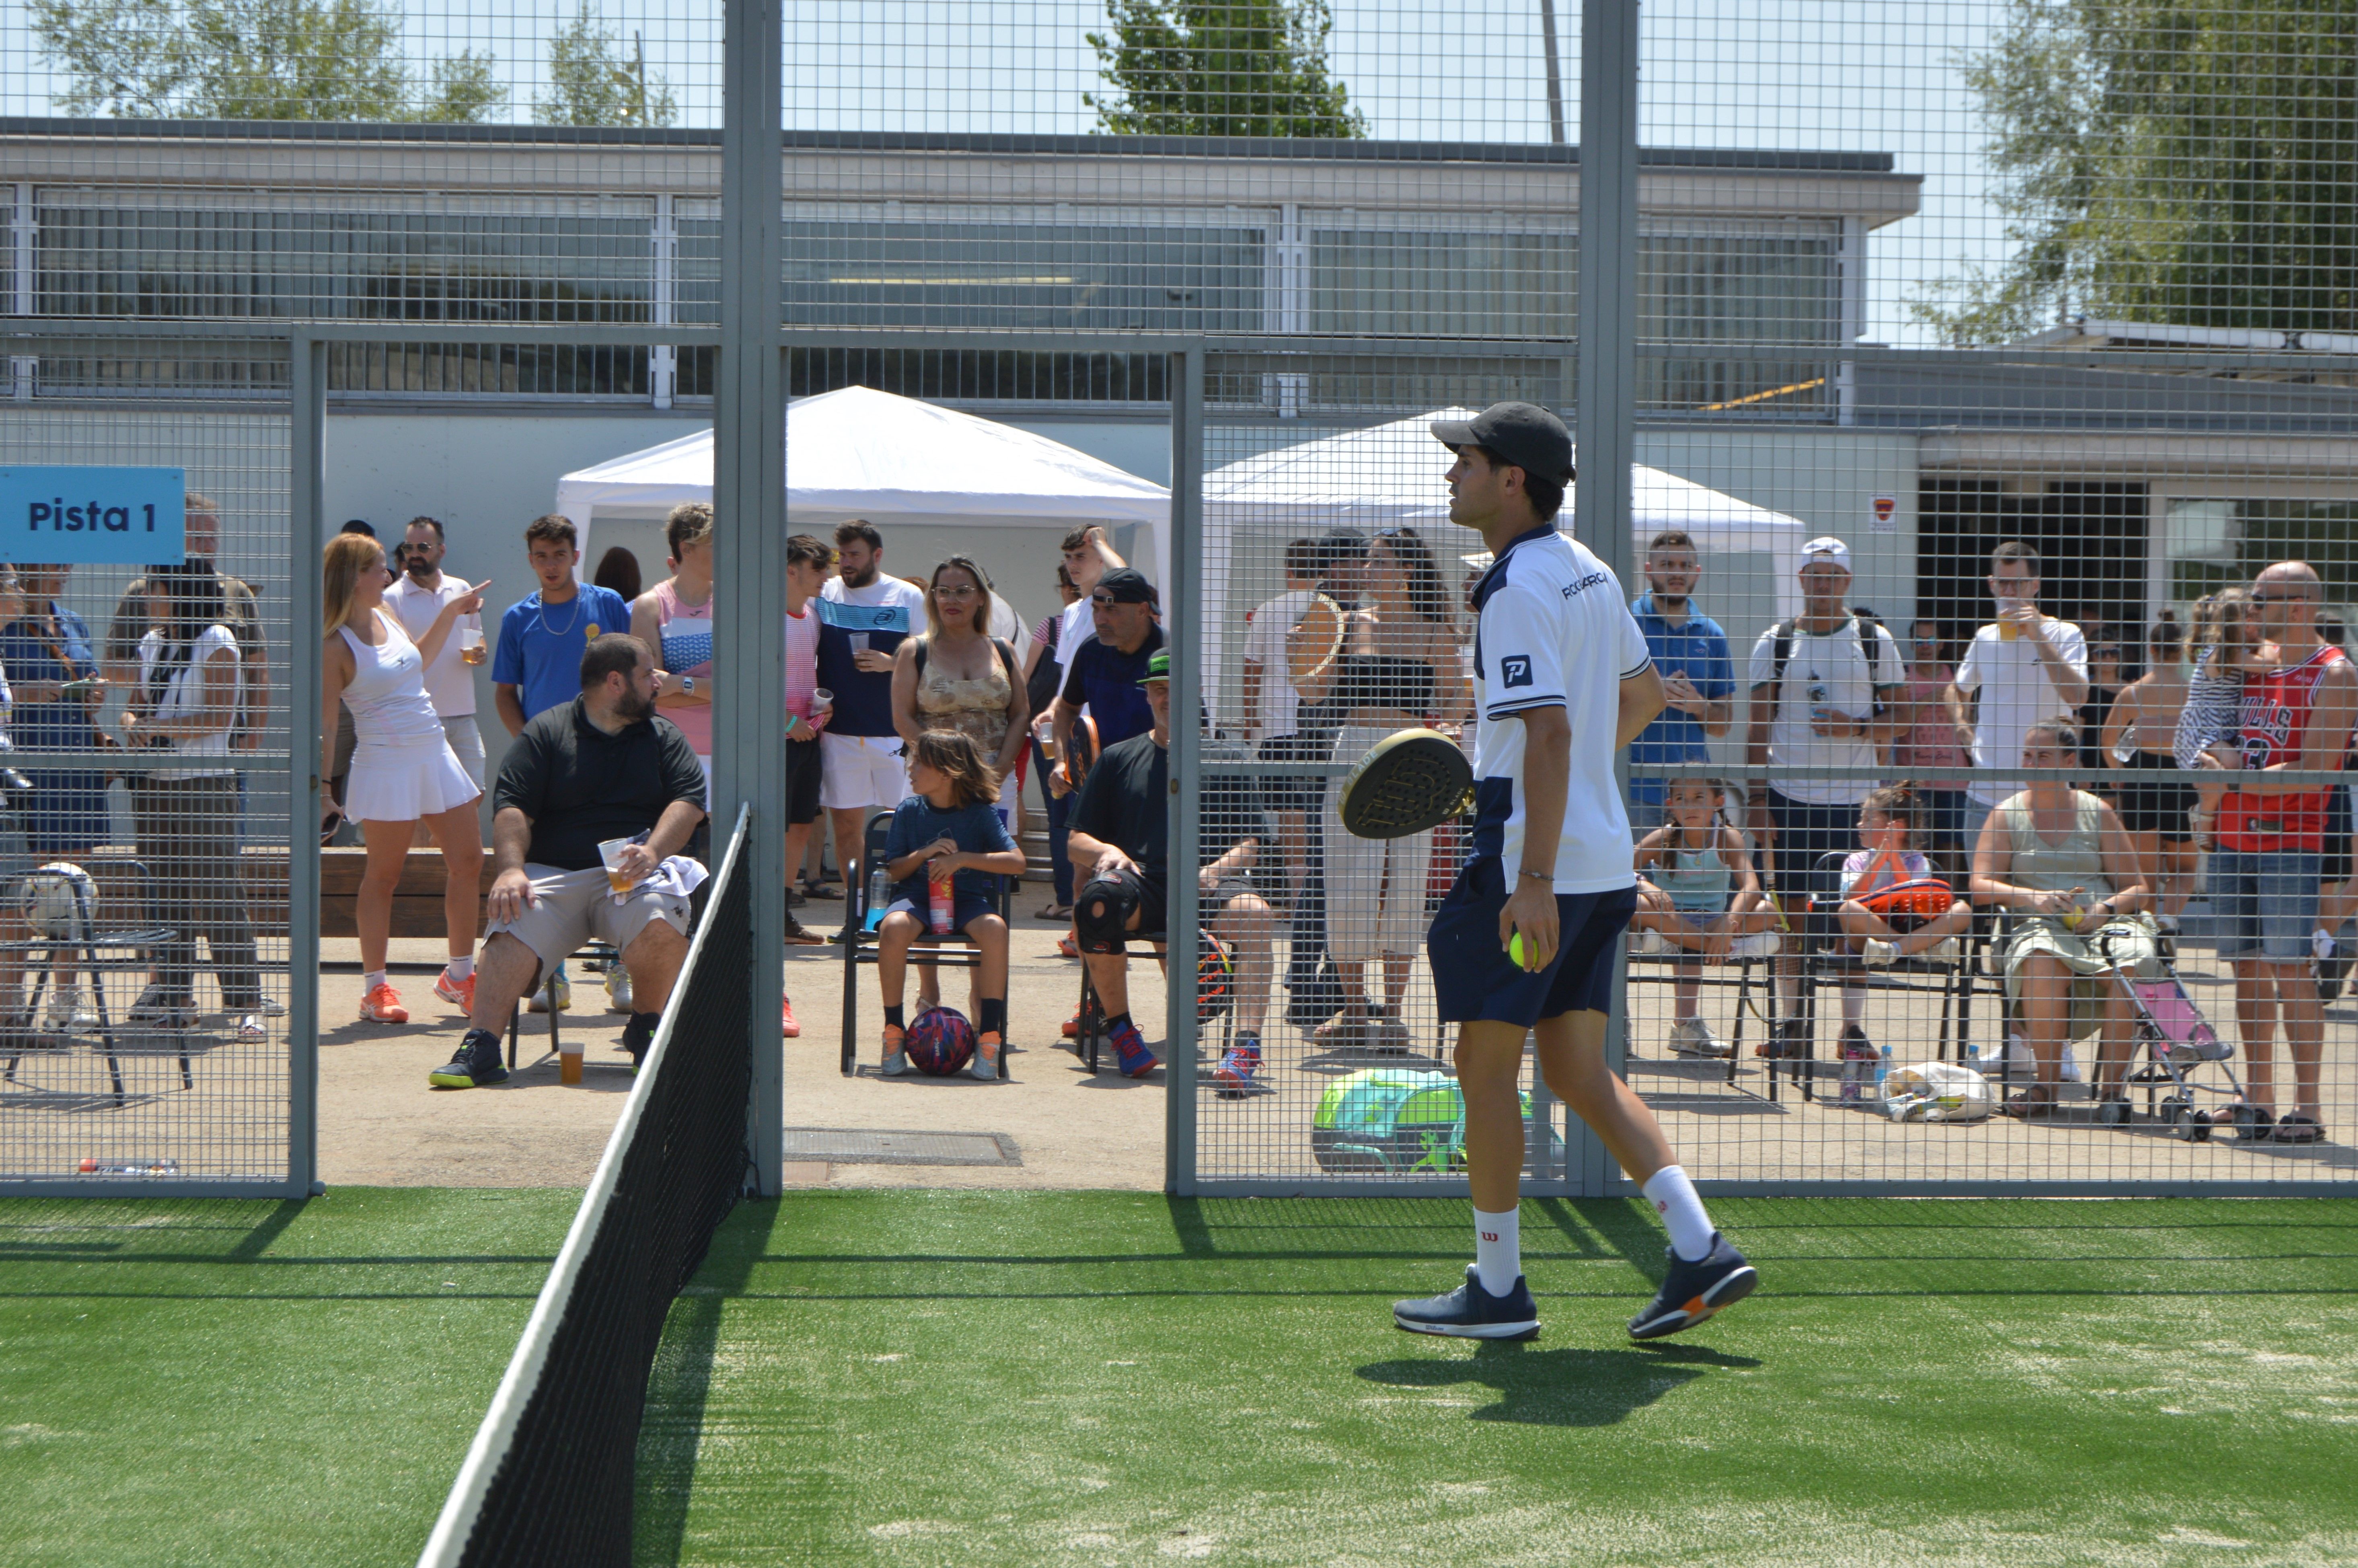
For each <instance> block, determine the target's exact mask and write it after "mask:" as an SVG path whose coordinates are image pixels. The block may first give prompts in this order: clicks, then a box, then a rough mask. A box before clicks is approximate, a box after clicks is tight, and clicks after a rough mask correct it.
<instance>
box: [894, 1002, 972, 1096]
mask: <svg viewBox="0 0 2358 1568" xmlns="http://www.w3.org/2000/svg"><path fill="white" fill-rule="evenodd" d="M901 1049H902V1050H903V1051H905V1052H907V1053H908V1054H909V1065H911V1066H913V1067H914V1068H916V1069H917V1071H919V1072H921V1073H923V1074H925V1076H928V1077H935V1078H946V1077H948V1076H950V1075H951V1074H952V1073H955V1072H957V1071H958V1070H960V1069H961V1068H963V1067H964V1066H965V1065H967V1064H968V1062H970V1061H972V1060H974V1025H973V1024H971V1023H968V1022H967V1019H966V1014H964V1013H962V1012H960V1011H958V1010H957V1009H956V1008H954V1007H934V1008H927V1009H926V1010H925V1011H923V1012H921V1013H919V1014H917V1016H916V1018H915V1020H914V1022H911V1023H910V1025H909V1027H908V1031H907V1033H904V1034H903V1036H902V1040H901Z"/></svg>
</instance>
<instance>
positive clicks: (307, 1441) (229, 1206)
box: [0, 1188, 580, 1568]
mask: <svg viewBox="0 0 2358 1568" xmlns="http://www.w3.org/2000/svg"><path fill="white" fill-rule="evenodd" d="M579 1203H580V1194H579V1192H573V1191H566V1190H562V1189H547V1190H535V1191H525V1192H490V1191H471V1190H430V1189H415V1188H410V1189H398V1190H388V1189H376V1190H371V1189H365V1188H339V1189H337V1190H336V1191H334V1192H332V1193H330V1195H327V1196H325V1197H319V1198H313V1199H312V1200H310V1201H309V1202H308V1203H296V1202H293V1201H291V1200H290V1201H287V1202H268V1201H262V1202H245V1201H231V1200H222V1199H184V1200H160V1201H158V1200H142V1199H138V1198H132V1197H125V1198H123V1199H121V1200H105V1199H99V1200H72V1199H55V1200H43V1199H29V1198H18V1199H7V1200H0V1498H5V1499H6V1502H5V1507H0V1563H10V1564H40V1563H73V1564H77V1565H79V1564H96V1563H124V1564H139V1565H142V1568H146V1565H151V1564H164V1563H174V1564H178V1563H224V1564H229V1563H234V1564H249V1563H289V1564H296V1563H300V1564H313V1565H317V1564H330V1565H333V1568H359V1565H361V1564H366V1563H409V1562H415V1561H416V1556H417V1552H418V1550H419V1548H421V1547H422V1546H424V1545H425V1543H426V1535H427V1531H428V1530H431V1529H432V1528H433V1524H434V1517H435V1515H436V1513H437V1512H438V1511H439V1509H440V1508H441V1506H442V1498H443V1496H444V1494H445V1493H447V1492H448V1491H449V1487H450V1480H451V1477H452V1476H455V1475H456V1474H457V1473H458V1468H459V1461H460V1459H461V1458H462V1457H464V1455H465V1454H466V1451H467V1444H468V1443H469V1441H470V1440H471V1438H472V1437H473V1436H474V1433H475V1428H476V1425H477V1424H478V1423H479V1422H481V1420H482V1415H483V1411H484V1409H485V1407H486V1406H488V1405H489V1404H490V1402H491V1398H492V1390H494V1389H495V1388H497V1387H498V1385H499V1379H500V1373H501V1372H502V1371H503V1369H504V1368H505V1367H506V1365H507V1359H508V1356H509V1354H510V1353H511V1352H512V1351H513V1350H514V1347H515V1341H516V1337H517V1336H518V1335H520V1334H522V1333H523V1332H524V1325H525V1319H526V1318H527V1317H529V1316H530V1315H531V1313H532V1303H533V1299H534V1297H535V1296H536V1295H537V1294H538V1293H539V1292H540V1286H541V1283H542V1281H544V1280H546V1278H547V1275H548V1270H549V1266H550V1264H551V1263H552V1262H553V1261H554V1260H555V1258H556V1255H557V1247H558V1246H559V1245H560V1244H561V1243H562V1242H563V1240H564V1239H565V1230H566V1227H567V1225H568V1223H570V1221H571V1219H572V1217H573V1211H574V1210H575V1208H577V1207H578V1206H579Z"/></svg>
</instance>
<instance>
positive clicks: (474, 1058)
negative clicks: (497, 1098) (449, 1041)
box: [426, 1029, 508, 1089]
mask: <svg viewBox="0 0 2358 1568" xmlns="http://www.w3.org/2000/svg"><path fill="white" fill-rule="evenodd" d="M426 1081H427V1083H429V1084H431V1085H433V1086H434V1087H436V1088H438V1089H480V1088H486V1087H490V1086H491V1085H492V1084H503V1083H506V1082H507V1081H508V1070H507V1068H506V1067H504V1066H503V1065H501V1063H500V1037H499V1036H498V1035H496V1034H494V1033H492V1032H491V1031H490V1030H488V1029H470V1030H469V1031H467V1034H466V1038H464V1039H462V1040H460V1042H459V1054H457V1055H456V1056H453V1057H451V1058H450V1060H449V1063H448V1064H447V1065H443V1066H439V1067H437V1068H435V1069H434V1070H433V1071H432V1072H430V1073H428V1074H427V1075H426Z"/></svg>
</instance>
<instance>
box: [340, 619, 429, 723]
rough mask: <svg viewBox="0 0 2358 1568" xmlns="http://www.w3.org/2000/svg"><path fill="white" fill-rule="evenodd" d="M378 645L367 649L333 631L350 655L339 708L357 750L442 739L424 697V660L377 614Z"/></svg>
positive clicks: (347, 630)
mask: <svg viewBox="0 0 2358 1568" xmlns="http://www.w3.org/2000/svg"><path fill="white" fill-rule="evenodd" d="M376 622H377V624H378V625H379V626H380V627H382V628H384V642H383V643H380V644H378V645H377V646H375V647H371V646H369V644H367V643H363V642H362V641H361V640H360V639H359V638H358V637H355V636H354V635H352V628H351V627H349V626H339V627H337V628H336V630H337V631H339V632H341V633H343V634H344V641H345V642H346V643H349V644H350V645H351V647H352V680H351V682H350V683H349V684H347V685H346V686H345V687H344V706H345V707H347V708H351V709H352V733H353V734H354V735H355V736H357V737H358V738H359V741H360V743H361V744H362V745H363V746H406V745H413V744H420V743H423V742H426V741H440V740H441V739H442V720H441V719H439V718H438V717H437V716H436V714H435V712H434V704H433V701H432V700H431V699H430V698H428V697H427V695H426V661H425V660H424V659H423V658H421V657H419V656H418V653H417V644H416V643H413V642H411V641H410V640H409V634H408V633H406V632H404V631H403V630H402V629H401V622H398V621H396V620H395V619H394V618H393V617H392V616H390V615H387V614H386V613H385V612H384V611H382V610H380V611H377V612H376Z"/></svg>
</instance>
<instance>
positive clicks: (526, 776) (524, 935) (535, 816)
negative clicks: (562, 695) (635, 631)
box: [427, 632, 704, 1089]
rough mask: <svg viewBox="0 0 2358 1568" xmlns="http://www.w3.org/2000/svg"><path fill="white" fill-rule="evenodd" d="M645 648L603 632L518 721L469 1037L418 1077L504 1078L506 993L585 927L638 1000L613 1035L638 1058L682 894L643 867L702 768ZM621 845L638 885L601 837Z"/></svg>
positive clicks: (673, 948)
mask: <svg viewBox="0 0 2358 1568" xmlns="http://www.w3.org/2000/svg"><path fill="white" fill-rule="evenodd" d="M655 675H656V671H655V661H654V654H652V653H651V652H649V650H648V648H647V645H646V644H645V643H642V642H640V641H639V640H638V639H637V638H636V637H631V636H625V635H622V634H621V633H611V632H610V633H607V634H606V635H604V636H602V637H600V638H597V639H596V640H595V641H593V642H592V643H590V646H589V649H588V651H587V652H585V653H584V654H582V655H581V695H580V696H579V697H577V698H576V699H574V700H573V701H571V702H569V703H567V704H565V705H564V706H563V707H560V708H550V709H549V710H548V711H546V713H543V714H541V715H540V716H539V717H538V718H536V719H534V720H533V721H532V722H531V723H529V724H526V725H525V727H524V730H523V732H522V733H521V734H519V735H517V736H516V738H515V741H514V743H513V744H511V745H510V746H509V747H508V753H507V757H506V759H505V760H504V761H503V762H501V764H500V777H499V782H498V784H495V785H494V786H493V787H492V812H493V815H492V893H491V914H492V921H491V933H490V936H489V938H488V939H487V940H486V941H485V942H484V944H483V954H482V957H481V959H480V960H478V961H477V963H476V966H475V1005H474V1008H473V1010H472V1011H471V1012H470V1013H469V1015H468V1018H467V1034H466V1038H465V1039H463V1040H462V1041H460V1044H459V1052H458V1054H457V1056H456V1057H454V1058H453V1059H452V1060H451V1061H450V1062H449V1065H445V1066H441V1067H438V1068H436V1069H435V1070H434V1071H433V1072H432V1073H430V1074H428V1075H427V1082H429V1083H431V1084H432V1085H433V1086H434V1087H436V1088H441V1089H471V1088H478V1087H482V1086H484V1085H487V1084H496V1083H500V1082H502V1081H503V1080H504V1079H505V1078H506V1077H507V1076H508V1073H507V1068H506V1067H504V1066H503V1065H501V1061H500V1033H499V1032H500V1031H501V1030H502V1029H503V1028H505V1027H506V1025H507V1021H508V1018H509V1016H510V1015H511V1014H512V1013H514V1011H515V1005H516V1003H517V1002H518V1001H519V1000H522V999H523V998H524V997H525V995H526V994H527V993H529V992H530V991H531V990H532V989H533V988H534V986H535V985H536V984H537V983H538V982H539V979H540V977H541V976H542V975H543V974H544V973H546V971H547V969H548V968H550V967H551V966H553V965H556V964H559V963H562V962H563V961H564V960H565V957H566V955H568V954H569V953H571V952H572V951H573V950H574V949H576V948H578V947H579V946H581V945H582V944H583V943H584V942H586V941H588V940H589V939H590V937H592V936H595V937H598V938H600V940H603V941H605V942H608V943H611V944H612V946H614V948H615V950H616V951H617V952H619V953H621V954H622V967H623V968H625V969H627V970H628V971H629V972H630V976H631V996H632V999H633V1001H634V1002H635V1003H636V1005H637V1006H638V1007H640V1008H644V1009H645V1011H634V1012H633V1013H632V1014H631V1021H630V1022H629V1024H628V1025H626V1026H625V1027H624V1029H623V1031H622V1048H623V1049H624V1050H626V1051H628V1052H629V1053H630V1054H631V1060H632V1062H633V1065H635V1064H636V1063H637V1061H638V1059H639V1058H640V1057H641V1056H642V1055H644V1054H645V1052H646V1049H647V1046H648V1045H649V1044H651V1043H652V1042H653V1041H654V1033H655V1022H656V1020H657V1019H658V1018H660V1017H661V1016H662V1013H663V1006H664V1002H665V1000H667V999H668V998H669V997H670V995H671V988H672V982H673V981H674V980H676V979H678V978H679V968H680V965H681V964H683V963H684V962H686V961H687V919H688V916H687V898H686V896H684V895H681V894H678V893H674V892H660V891H657V889H656V887H655V886H654V884H652V883H650V882H648V881H646V880H645V879H646V878H647V877H648V876H649V874H650V873H651V872H653V871H654V869H655V868H656V867H657V866H658V865H660V864H661V863H662V861H663V860H664V859H665V857H666V856H669V855H676V854H678V853H679V852H680V850H681V848H682V847H683V846H685V845H686V844H687V840H688V836H689V835H690V834H691V833H693V832H694V831H695V830H696V827H697V824H698V823H699V822H701V821H703V820H704V770H703V769H702V768H701V767H699V766H698V764H697V761H696V752H695V751H694V750H693V749H692V748H691V747H690V746H689V745H688V742H687V736H685V735H683V734H681V733H680V732H679V730H677V729H676V727H674V725H673V724H672V722H671V721H670V720H669V719H661V718H658V717H657V716H656V714H655ZM641 834H644V835H645V836H646V837H645V839H644V842H642V843H638V844H633V845H632V846H630V848H629V849H626V850H624V851H623V855H624V860H623V864H622V868H621V869H622V871H624V872H625V873H627V874H629V875H631V876H632V877H633V878H634V879H635V880H636V881H637V885H635V886H633V888H632V889H631V891H630V892H627V893H625V894H623V895H622V896H621V897H619V898H618V897H617V896H616V895H615V893H614V892H613V887H612V884H611V882H610V881H608V880H607V876H606V869H605V862H604V861H603V860H601V859H600V856H599V853H598V846H599V845H600V843H601V842H604V841H605V840H608V839H612V838H637V837H638V836H639V835H641Z"/></svg>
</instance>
